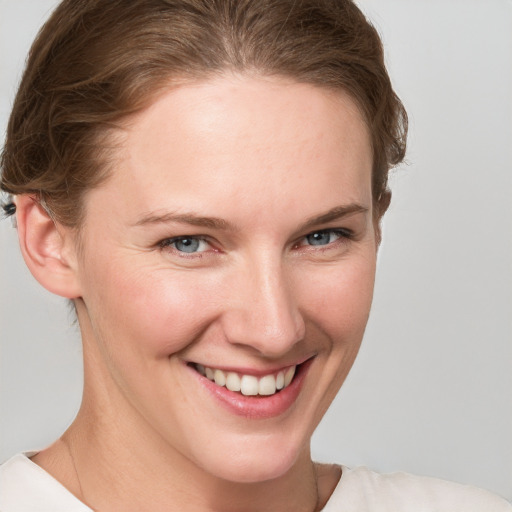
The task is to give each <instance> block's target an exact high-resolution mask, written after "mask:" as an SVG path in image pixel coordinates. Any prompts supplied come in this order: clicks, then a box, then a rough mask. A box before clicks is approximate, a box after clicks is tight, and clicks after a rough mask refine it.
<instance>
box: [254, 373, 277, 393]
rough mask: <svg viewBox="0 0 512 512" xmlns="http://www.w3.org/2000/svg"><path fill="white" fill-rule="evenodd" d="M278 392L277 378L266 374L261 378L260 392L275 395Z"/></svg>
mask: <svg viewBox="0 0 512 512" xmlns="http://www.w3.org/2000/svg"><path fill="white" fill-rule="evenodd" d="M275 392H276V378H275V377H274V376H273V375H265V377H262V378H261V379H260V382H259V385H258V394H260V395H266V396H268V395H273V394H274V393H275Z"/></svg>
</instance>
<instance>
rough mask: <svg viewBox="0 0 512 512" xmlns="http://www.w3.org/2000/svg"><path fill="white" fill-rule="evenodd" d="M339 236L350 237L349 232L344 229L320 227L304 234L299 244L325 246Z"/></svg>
mask: <svg viewBox="0 0 512 512" xmlns="http://www.w3.org/2000/svg"><path fill="white" fill-rule="evenodd" d="M340 238H351V232H350V231H349V230H346V229H322V230H321V231H314V232H313V233H310V234H309V235H306V236H305V237H304V238H303V240H302V241H301V242H300V243H299V245H301V246H305V245H306V246H307V245H310V246H325V245H329V244H332V243H334V242H336V241H337V240H339V239H340Z"/></svg>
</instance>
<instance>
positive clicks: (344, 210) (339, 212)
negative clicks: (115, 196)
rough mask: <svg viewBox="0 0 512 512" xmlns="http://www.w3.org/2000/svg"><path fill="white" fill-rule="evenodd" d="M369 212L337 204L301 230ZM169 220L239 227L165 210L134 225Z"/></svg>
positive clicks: (223, 221)
mask: <svg viewBox="0 0 512 512" xmlns="http://www.w3.org/2000/svg"><path fill="white" fill-rule="evenodd" d="M366 212H368V208H367V207H366V206H362V205H360V204H355V203H354V204H349V205H342V206H335V207H334V208H331V209H330V210H329V211H327V212H325V213H322V214H320V215H315V216H314V217H310V218H309V219H307V220H306V221H305V223H304V224H302V225H301V230H303V229H308V228H311V227H314V226H317V225H319V224H325V223H327V222H332V221H334V220H338V219H340V218H342V217H346V216H348V215H353V214H356V213H366ZM169 222H177V223H180V224H189V225H191V226H199V227H204V228H210V229H218V230H222V231H237V227H236V226H235V225H234V224H231V223H229V222H228V221H226V220H224V219H220V218H218V217H203V216H200V215H197V214H195V213H192V212H190V213H176V212H165V213H161V214H159V213H157V212H151V213H149V214H147V215H144V216H143V217H142V218H141V219H140V220H138V221H137V222H136V223H135V224H134V225H135V226H147V225H150V224H166V223H169Z"/></svg>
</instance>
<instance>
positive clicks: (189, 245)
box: [176, 238, 199, 252]
mask: <svg viewBox="0 0 512 512" xmlns="http://www.w3.org/2000/svg"><path fill="white" fill-rule="evenodd" d="M198 248H199V240H195V239H194V238H183V239H182V240H178V241H177V242H176V249H178V251H181V252H196V251H197V249H198Z"/></svg>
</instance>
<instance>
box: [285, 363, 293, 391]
mask: <svg viewBox="0 0 512 512" xmlns="http://www.w3.org/2000/svg"><path fill="white" fill-rule="evenodd" d="M294 375H295V366H290V368H288V370H286V373H285V374H284V387H286V386H289V385H290V382H291V381H292V379H293V376H294Z"/></svg>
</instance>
